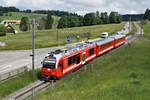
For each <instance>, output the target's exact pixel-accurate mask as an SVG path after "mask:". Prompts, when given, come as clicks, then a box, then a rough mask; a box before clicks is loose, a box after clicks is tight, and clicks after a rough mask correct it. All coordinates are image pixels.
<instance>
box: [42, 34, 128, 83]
mask: <svg viewBox="0 0 150 100" xmlns="http://www.w3.org/2000/svg"><path fill="white" fill-rule="evenodd" d="M125 40H126V37H125V35H113V36H110V37H108V38H98V39H95V40H92V42H85V43H79V44H77V45H74V46H73V47H66V48H65V50H56V51H55V52H51V53H49V54H48V55H47V56H46V57H45V58H44V60H43V62H42V65H43V67H42V79H44V80H45V81H48V80H50V79H58V78H60V77H62V76H64V75H65V74H67V73H69V72H71V71H73V70H75V69H78V68H80V67H81V66H82V65H83V64H85V63H87V62H89V61H90V60H92V59H94V58H95V57H96V56H99V55H101V54H103V53H105V52H107V51H109V50H111V49H113V48H115V47H117V46H119V45H121V44H123V43H125Z"/></svg>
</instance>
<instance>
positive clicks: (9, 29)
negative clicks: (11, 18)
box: [5, 24, 15, 33]
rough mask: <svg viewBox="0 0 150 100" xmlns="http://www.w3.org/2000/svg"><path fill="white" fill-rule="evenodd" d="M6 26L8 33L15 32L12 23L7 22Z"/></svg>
mask: <svg viewBox="0 0 150 100" xmlns="http://www.w3.org/2000/svg"><path fill="white" fill-rule="evenodd" d="M5 27H6V29H7V33H15V29H14V28H13V27H12V26H11V25H9V24H6V25H5Z"/></svg>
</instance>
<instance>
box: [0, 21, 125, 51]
mask: <svg viewBox="0 0 150 100" xmlns="http://www.w3.org/2000/svg"><path fill="white" fill-rule="evenodd" d="M124 25H125V23H124V22H123V23H121V24H107V25H95V26H87V27H75V28H66V29H59V30H56V29H52V30H42V31H36V32H35V47H36V48H44V47H51V46H56V45H63V44H66V43H67V42H66V37H67V36H70V37H71V42H77V39H76V35H77V34H78V35H80V37H81V40H86V39H87V37H86V35H87V34H86V33H88V32H89V33H91V38H96V37H100V34H101V33H102V32H108V33H109V34H113V33H116V32H117V31H120V30H121V29H122V28H123V26H124ZM57 32H58V42H57ZM31 38H32V34H31V32H24V33H20V34H17V35H13V34H8V35H7V36H5V37H0V41H1V42H5V43H6V45H7V46H5V47H0V50H24V49H31V47H32V46H31V45H32V43H31V42H32V40H31Z"/></svg>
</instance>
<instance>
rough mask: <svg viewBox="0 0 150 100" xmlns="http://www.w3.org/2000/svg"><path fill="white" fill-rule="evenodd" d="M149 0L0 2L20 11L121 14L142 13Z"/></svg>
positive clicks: (1, 0) (23, 0)
mask: <svg viewBox="0 0 150 100" xmlns="http://www.w3.org/2000/svg"><path fill="white" fill-rule="evenodd" d="M149 4H150V0H144V1H143V0H0V5H2V6H16V7H18V8H20V9H32V10H37V9H38V10H39V9H46V10H47V9H49V10H65V11H70V12H76V13H78V14H82V15H83V14H85V13H87V12H94V11H100V12H102V11H107V12H110V11H118V12H119V13H121V14H128V13H135V14H136V13H144V12H145V10H146V8H148V7H150V6H149Z"/></svg>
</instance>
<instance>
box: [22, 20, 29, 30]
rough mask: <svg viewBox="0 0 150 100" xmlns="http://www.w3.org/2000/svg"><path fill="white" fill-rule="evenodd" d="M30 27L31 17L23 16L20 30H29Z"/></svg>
mask: <svg viewBox="0 0 150 100" xmlns="http://www.w3.org/2000/svg"><path fill="white" fill-rule="evenodd" d="M28 29H29V19H28V17H22V18H21V23H20V30H21V31H27V30H28Z"/></svg>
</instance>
